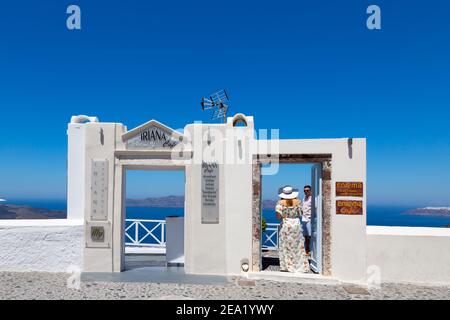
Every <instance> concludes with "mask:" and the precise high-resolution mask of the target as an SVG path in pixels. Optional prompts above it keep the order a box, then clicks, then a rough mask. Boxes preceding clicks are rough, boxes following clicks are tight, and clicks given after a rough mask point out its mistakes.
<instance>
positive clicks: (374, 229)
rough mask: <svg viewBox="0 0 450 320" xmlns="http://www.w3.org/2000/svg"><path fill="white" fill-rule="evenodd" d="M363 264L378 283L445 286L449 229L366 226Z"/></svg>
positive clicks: (448, 270) (449, 258) (448, 269)
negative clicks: (375, 275)
mask: <svg viewBox="0 0 450 320" xmlns="http://www.w3.org/2000/svg"><path fill="white" fill-rule="evenodd" d="M367 265H368V266H369V267H370V266H375V268H371V270H372V272H375V271H376V269H377V268H379V272H380V279H381V281H382V282H400V281H401V282H416V283H419V282H422V283H436V284H449V283H450V229H448V228H419V227H378V226H368V227H367ZM372 275H373V274H372Z"/></svg>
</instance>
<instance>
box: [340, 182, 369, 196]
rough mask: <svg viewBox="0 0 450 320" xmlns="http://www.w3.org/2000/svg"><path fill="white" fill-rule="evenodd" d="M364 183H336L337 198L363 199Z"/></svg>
mask: <svg viewBox="0 0 450 320" xmlns="http://www.w3.org/2000/svg"><path fill="white" fill-rule="evenodd" d="M362 196H363V183H362V182H336V197H362Z"/></svg>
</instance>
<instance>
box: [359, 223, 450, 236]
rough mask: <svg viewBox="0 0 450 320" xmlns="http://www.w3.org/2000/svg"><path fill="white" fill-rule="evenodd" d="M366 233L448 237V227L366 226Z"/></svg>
mask: <svg viewBox="0 0 450 320" xmlns="http://www.w3.org/2000/svg"><path fill="white" fill-rule="evenodd" d="M366 233H367V235H385V236H429V237H450V228H426V227H385V226H367V227H366Z"/></svg>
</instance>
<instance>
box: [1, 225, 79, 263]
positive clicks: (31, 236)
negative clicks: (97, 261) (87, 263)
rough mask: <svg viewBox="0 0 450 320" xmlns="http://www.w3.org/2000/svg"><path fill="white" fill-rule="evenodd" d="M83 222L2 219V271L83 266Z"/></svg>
mask: <svg viewBox="0 0 450 320" xmlns="http://www.w3.org/2000/svg"><path fill="white" fill-rule="evenodd" d="M83 231H84V229H83V221H82V220H60V219H57V220H53V219H51V220H50V219H49V220H0V271H46V272H67V269H68V267H70V266H77V267H79V268H82V266H83Z"/></svg>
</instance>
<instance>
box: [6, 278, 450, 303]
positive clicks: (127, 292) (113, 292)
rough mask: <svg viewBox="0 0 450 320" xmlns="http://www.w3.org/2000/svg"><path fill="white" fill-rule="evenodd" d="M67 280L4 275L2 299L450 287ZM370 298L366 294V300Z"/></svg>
mask: <svg viewBox="0 0 450 320" xmlns="http://www.w3.org/2000/svg"><path fill="white" fill-rule="evenodd" d="M68 278H69V274H64V273H44V272H26V273H20V272H0V299H244V300H247V299H248V300H250V299H283V300H290V299H421V300H422V299H449V298H450V286H419V285H410V284H383V285H382V286H381V289H369V290H367V291H365V290H358V289H356V290H354V289H352V288H349V287H348V285H340V284H337V285H336V284H329V285H328V284H311V283H286V282H275V281H264V280H257V281H255V285H254V286H240V285H238V284H237V281H236V278H231V279H230V282H229V283H228V284H226V285H205V284H202V285H198V284H173V283H172V284H170V283H149V282H147V283H137V282H132V283H131V282H128V283H120V282H82V283H81V287H80V289H79V290H77V289H72V288H68V287H67V280H68ZM367 293H368V294H367Z"/></svg>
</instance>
